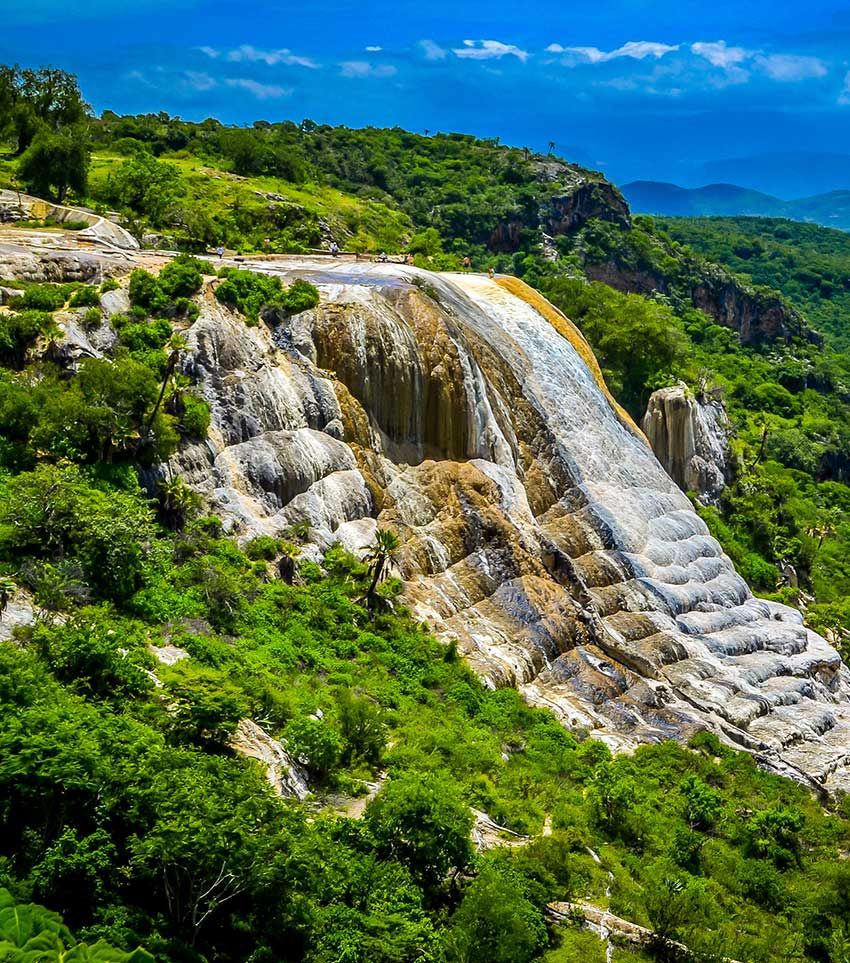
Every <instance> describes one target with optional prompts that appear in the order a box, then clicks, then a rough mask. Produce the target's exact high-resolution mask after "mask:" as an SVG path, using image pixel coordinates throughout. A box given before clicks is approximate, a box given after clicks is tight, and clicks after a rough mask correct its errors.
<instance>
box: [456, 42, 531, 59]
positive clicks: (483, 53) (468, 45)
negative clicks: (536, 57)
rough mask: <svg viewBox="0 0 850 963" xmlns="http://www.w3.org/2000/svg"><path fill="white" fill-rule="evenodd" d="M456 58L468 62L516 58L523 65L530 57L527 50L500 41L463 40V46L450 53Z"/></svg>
mask: <svg viewBox="0 0 850 963" xmlns="http://www.w3.org/2000/svg"><path fill="white" fill-rule="evenodd" d="M452 53H453V54H454V55H455V56H456V57H463V58H465V59H468V60H493V59H500V58H502V57H516V58H517V60H521V61H522V62H523V63H525V62H526V60H528V58H529V57H530V56H531V54H529V52H528V51H527V50H521V49H520V48H519V47H515V46H514V45H513V44H511V43H502V41H501V40H464V42H463V46H462V47H459V48H456V49H454V50H453V51H452Z"/></svg>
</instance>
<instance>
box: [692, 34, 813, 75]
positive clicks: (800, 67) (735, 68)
mask: <svg viewBox="0 0 850 963" xmlns="http://www.w3.org/2000/svg"><path fill="white" fill-rule="evenodd" d="M691 52H692V53H694V54H696V55H697V56H698V57H702V58H703V59H705V60H707V61H708V62H709V63H710V64H711V66H712V67H719V68H720V69H721V70H725V71H726V72H727V74H729V76H730V79H732V80H737V81H744V80H748V79H749V76H750V74H749V72H748V71H747V70H745V69H744V68H743V66H742V65H744V64H746V65H747V66H748V67H750V68H751V69H753V70H757V71H759V72H760V73H762V74H764V75H765V76H767V77H769V78H770V79H771V80H776V81H778V82H780V83H794V82H796V81H799V80H808V79H810V78H812V77H825V76H826V75H827V73H828V69H827V66H826V64H825V63H824V62H823V61H822V60H821V59H820V58H819V57H806V56H801V55H800V54H765V53H763V52H762V51H761V50H748V49H747V48H746V47H730V46H729V45H728V44H727V43H726V41H725V40H715V41H713V42H711V43H706V42H704V41H700V42H698V43H693V44H691Z"/></svg>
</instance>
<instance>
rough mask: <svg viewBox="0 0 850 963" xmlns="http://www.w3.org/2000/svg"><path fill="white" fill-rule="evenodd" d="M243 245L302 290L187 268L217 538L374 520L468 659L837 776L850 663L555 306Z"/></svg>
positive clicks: (845, 744)
mask: <svg viewBox="0 0 850 963" xmlns="http://www.w3.org/2000/svg"><path fill="white" fill-rule="evenodd" d="M2 260H3V252H2V250H0V267H2V266H3V265H2ZM147 263H150V262H147ZM243 266H246V267H249V268H251V269H254V270H263V271H268V272H276V273H280V274H281V275H282V276H283V277H284V279H286V280H292V279H294V278H296V277H305V278H307V279H309V280H310V281H312V282H313V283H314V284H316V285H317V286H318V287H319V290H320V293H321V302H320V304H319V306H318V307H317V308H316V309H314V310H311V311H308V312H304V313H302V314H300V315H297V316H295V317H293V318H291V319H288V320H283V321H279V322H276V323H272V324H261V325H259V326H258V327H255V328H249V327H247V326H246V325H245V322H244V319H243V318H242V317H241V316H238V315H235V314H233V313H231V312H230V311H228V310H226V309H225V308H224V307H223V306H222V305H221V304H219V303H218V302H217V301H216V300H215V298H214V297H213V296H212V292H211V290H210V288H209V286H208V287H207V289H206V290H205V291H204V292H203V294H202V296H201V298H200V299H199V301H200V309H201V310H200V315H199V317H198V319H197V321H195V323H194V324H192V325H191V327H189V328H188V329H187V330H186V331H185V332H184V334H185V337H186V340H187V344H188V349H187V351H186V357H185V371H186V373H187V374H189V375H191V376H192V377H193V378H194V379H195V380H196V382H197V383H198V385H199V386H200V389H201V391H202V392H203V394H204V395H205V397H206V398H207V399H208V401H209V403H210V405H211V408H212V429H211V431H210V437H209V439H208V440H207V441H206V442H205V443H204V444H201V445H196V446H194V447H188V448H184V449H183V450H182V451H181V452H180V453H179V454H178V456H177V457H176V458H175V464H174V466H173V467H174V470H175V471H179V472H180V473H181V474H182V475H183V477H184V478H185V479H186V480H187V481H188V482H189V483H190V484H191V485H193V486H194V487H195V488H196V489H197V490H198V491H200V492H202V493H203V494H204V495H205V496H206V498H207V499H208V501H209V502H210V503H211V505H212V507H213V508H214V509H215V510H216V511H218V512H219V513H220V514H221V515H222V517H223V518H225V520H226V521H227V523H228V525H229V526H230V528H231V530H232V531H233V532H234V533H235V534H236V535H237V536H238V537H240V538H247V537H248V536H250V535H252V534H255V533H260V532H268V533H278V532H280V531H281V530H283V529H285V528H286V527H287V526H288V525H290V524H292V523H293V522H301V521H305V520H306V521H307V522H309V524H310V526H311V535H310V539H311V541H312V542H313V543H314V545H315V546H316V549H317V550H318V549H320V548H322V547H324V546H327V545H329V544H331V543H332V542H334V541H339V542H341V543H342V544H343V545H345V546H347V547H348V548H350V549H351V550H352V551H361V550H362V549H363V548H364V547H365V546H366V545H368V544H370V542H371V540H372V537H373V533H374V531H375V528H376V526H377V525H381V526H386V527H390V528H392V529H394V530H395V531H396V532H398V534H399V536H400V538H401V552H400V556H399V560H398V567H399V570H400V574H401V575H402V577H403V578H404V580H405V585H406V589H405V591H406V599H407V602H408V603H409V605H410V606H411V608H412V610H413V611H414V613H415V614H416V615H417V616H419V617H420V618H422V619H423V620H425V621H426V622H427V623H428V624H430V625H431V627H432V628H433V630H434V631H435V632H436V633H437V634H438V635H439V636H440V637H441V638H444V639H446V640H447V641H448V640H450V639H454V640H457V641H458V644H459V646H460V648H461V650H462V652H463V653H464V654H465V656H466V658H467V659H468V660H469V662H470V664H471V665H472V666H473V667H474V669H475V670H476V671H477V672H478V673H479V674H480V675H481V676H482V677H483V678H484V679H485V680H487V682H488V683H489V684H491V685H514V686H517V687H518V688H519V689H520V690H521V691H522V692H523V693H524V695H525V696H526V698H528V699H529V700H530V701H531V702H533V703H536V704H541V705H546V706H549V707H550V708H551V709H552V711H553V712H555V713H556V714H557V716H558V717H559V718H560V719H562V720H563V721H564V722H565V723H566V724H568V725H571V726H574V727H577V728H579V729H583V730H586V731H588V732H591V733H593V734H594V735H596V736H598V737H600V738H602V739H604V740H605V741H606V742H608V743H609V744H610V745H611V746H613V747H614V748H617V749H628V748H629V747H632V746H634V745H635V744H636V743H638V742H640V741H645V740H658V739H665V738H671V737H672V738H682V737H687V736H688V735H689V734H690V733H693V732H694V731H696V730H698V729H700V728H703V727H706V726H708V727H710V728H711V729H713V730H714V731H716V732H718V733H719V734H720V735H721V736H722V737H723V738H724V739H726V740H728V741H730V742H733V743H735V744H737V745H739V746H742V747H745V748H747V749H749V750H750V751H752V752H753V753H755V754H756V755H757V756H758V758H759V759H760V760H761V762H762V764H764V765H766V766H769V767H772V768H773V769H775V770H777V771H780V772H783V773H786V774H789V775H793V776H796V777H797V778H800V779H807V780H811V781H813V782H815V783H817V784H823V785H827V786H829V787H850V771H849V770H848V768H847V764H848V753H850V673H848V670H847V669H846V668H845V667H844V666H843V665H842V663H841V660H840V659H839V657H838V655H837V653H836V652H835V650H834V649H832V648H831V647H830V646H829V645H828V644H827V643H826V642H825V641H824V640H823V639H822V638H820V637H819V636H818V635H815V634H814V633H812V632H810V631H807V630H806V628H805V627H804V626H803V624H802V621H801V617H800V615H799V613H797V612H796V611H793V610H791V609H787V608H785V607H783V606H780V605H776V604H773V603H769V602H765V601H761V600H758V599H755V598H753V596H752V595H751V593H750V592H749V590H748V588H747V586H746V584H745V583H744V581H743V580H742V579H741V578H740V577H739V576H738V575H737V574H736V572H735V571H734V568H733V566H732V564H731V563H730V561H729V559H728V558H727V557H726V556H725V555H724V554H723V552H722V551H721V549H720V546H719V545H718V544H717V543H716V542H715V541H714V540H713V539H712V538H711V537H710V535H709V534H708V532H707V530H706V527H705V525H704V524H703V522H702V521H701V520H700V519H699V517H698V516H697V515H696V514H695V513H694V512H693V510H692V508H691V505H690V503H689V501H688V499H687V498H686V497H685V495H684V494H683V493H682V492H681V491H680V489H679V488H678V486H677V485H676V484H675V482H674V481H673V480H672V479H671V478H670V477H669V475H668V474H667V473H666V472H665V471H664V469H663V468H662V466H661V465H660V464H659V462H658V460H657V458H656V457H655V455H654V454H653V452H652V450H651V448H650V446H649V444H648V443H647V441H646V439H645V437H644V436H643V434H642V433H641V431H640V430H639V429H637V428H636V426H634V425H633V424H632V423H631V422H630V421H629V420H628V418H627V416H625V415H624V414H623V413H622V412H619V411H618V410H617V409H616V407H615V406H614V405H613V404H612V401H611V399H610V397H609V396H608V394H607V392H606V390H605V387H604V384H603V383H602V381H601V376H600V375H599V372H598V367H597V366H596V365H595V363H594V359H593V356H592V353H591V352H590V350H589V348H588V346H587V345H586V343H585V342H584V341H583V339H582V338H581V336H580V334H579V333H578V332H577V330H576V329H575V328H574V327H573V326H572V325H571V324H570V322H569V321H568V320H567V319H566V318H564V317H563V316H562V315H560V314H559V313H558V312H557V311H556V310H555V309H554V308H553V307H552V306H551V305H549V304H548V303H547V302H545V301H544V300H543V299H542V298H540V296H539V295H536V294H535V293H534V292H532V291H530V290H529V289H528V288H526V287H525V286H524V285H522V284H521V282H517V281H515V280H513V279H497V280H490V279H488V278H486V277H480V276H476V275H469V274H467V275H442V276H441V275H434V274H431V273H428V272H422V271H418V270H416V269H415V268H411V267H402V266H397V265H373V264H353V263H350V262H348V263H344V262H328V261H322V260H314V261H311V260H309V259H297V258H281V259H277V260H265V261H259V260H258V261H256V262H254V263H252V262H250V261H246V262H243ZM0 273H8V271H7V270H6V269H4V270H3V271H2V272H0Z"/></svg>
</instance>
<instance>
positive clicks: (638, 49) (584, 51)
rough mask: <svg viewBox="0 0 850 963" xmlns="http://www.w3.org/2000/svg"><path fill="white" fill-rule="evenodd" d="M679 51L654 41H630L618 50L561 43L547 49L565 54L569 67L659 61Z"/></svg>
mask: <svg viewBox="0 0 850 963" xmlns="http://www.w3.org/2000/svg"><path fill="white" fill-rule="evenodd" d="M678 49H679V44H669V43H657V42H656V41H654V40H629V41H628V43H624V44H623V46H622V47H617V48H616V50H600V49H599V47H562V46H561V44H559V43H552V44H549V46H548V47H547V48H546V51H547V52H548V53H554V54H565V55H566V57H565V60H566V63H567V64H568V65H573V64H576V63H588V64H602V63H608V62H609V61H611V60H618V59H619V58H620V57H628V58H630V59H631V60H645V59H646V58H647V57H655V59H656V60H659V59H660V58H661V57H664V56H665V55H666V54H668V53H673V52H675V51H676V50H678Z"/></svg>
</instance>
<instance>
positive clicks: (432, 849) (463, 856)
mask: <svg viewBox="0 0 850 963" xmlns="http://www.w3.org/2000/svg"><path fill="white" fill-rule="evenodd" d="M365 819H366V824H367V826H368V827H369V829H370V830H371V831H372V834H373V835H374V837H375V840H376V842H377V844H378V848H379V850H382V851H383V853H384V854H385V855H386V856H392V857H393V858H395V859H398V860H399V861H400V862H402V863H404V864H405V865H406V866H407V868H408V869H409V870H410V872H411V874H412V875H413V877H414V878H415V879H417V880H418V881H419V882H420V884H421V885H422V886H423V887H424V888H425V889H427V890H430V891H434V890H436V889H437V888H439V887H440V885H441V884H442V882H443V880H444V879H445V878H446V876H447V875H448V874H449V873H455V874H457V873H460V872H462V871H463V870H464V869H465V868H466V866H467V864H468V863H469V861H470V859H471V858H472V843H471V841H470V833H471V832H472V823H473V819H472V813H471V811H470V809H469V807H468V806H467V805H466V804H465V803H464V801H463V800H462V799H461V797H460V794H459V793H458V791H457V789H456V788H455V785H454V784H453V783H452V782H450V781H449V780H448V779H446V778H445V777H444V776H442V775H439V774H437V773H425V774H422V773H407V774H405V775H403V776H396V777H394V778H393V779H391V780H390V782H388V783H387V785H386V786H385V787H384V789H383V790H382V791H381V792H380V793H379V794H378V795H377V796H376V797H375V799H374V800H372V802H371V803H370V804H369V806H368V808H367V809H366V815H365Z"/></svg>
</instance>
